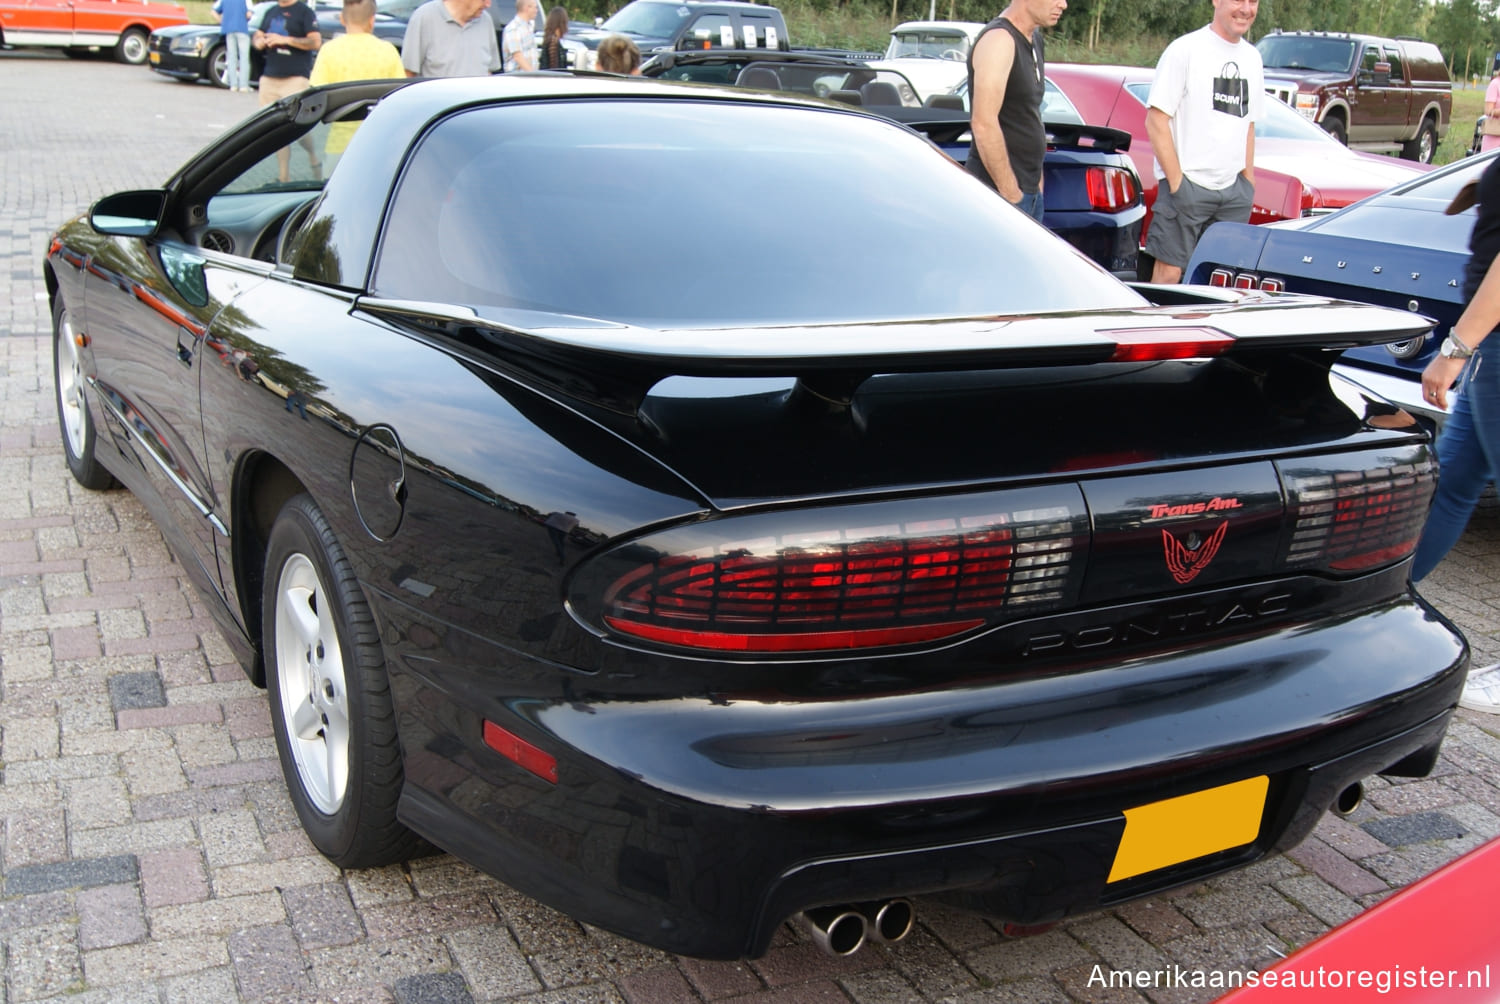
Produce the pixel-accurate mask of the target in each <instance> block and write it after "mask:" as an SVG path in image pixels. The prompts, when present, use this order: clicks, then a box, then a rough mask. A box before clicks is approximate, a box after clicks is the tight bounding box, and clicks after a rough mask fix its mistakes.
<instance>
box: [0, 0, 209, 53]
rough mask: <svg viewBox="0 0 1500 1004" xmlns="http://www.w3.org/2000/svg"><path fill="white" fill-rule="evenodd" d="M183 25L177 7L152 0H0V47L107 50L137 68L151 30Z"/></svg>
mask: <svg viewBox="0 0 1500 1004" xmlns="http://www.w3.org/2000/svg"><path fill="white" fill-rule="evenodd" d="M187 23H188V16H187V11H186V10H184V9H183V8H182V6H181V5H180V4H175V3H158V2H156V0H0V44H4V45H7V46H47V47H51V48H56V49H63V50H64V51H67V52H77V51H80V50H83V49H112V50H113V51H114V54H115V58H116V59H118V60H119V61H120V62H122V63H131V64H133V65H137V66H138V65H140V64H141V63H144V62H145V61H146V53H147V51H148V46H147V44H146V40H147V39H148V38H149V37H150V35H151V33H152V32H153V31H155V30H156V29H158V28H165V27H167V26H168V25H174V24H187Z"/></svg>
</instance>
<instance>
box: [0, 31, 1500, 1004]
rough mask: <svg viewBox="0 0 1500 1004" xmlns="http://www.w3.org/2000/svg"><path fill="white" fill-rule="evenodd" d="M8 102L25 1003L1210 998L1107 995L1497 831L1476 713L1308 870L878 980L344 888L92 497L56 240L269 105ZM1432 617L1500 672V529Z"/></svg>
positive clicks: (918, 942)
mask: <svg viewBox="0 0 1500 1004" xmlns="http://www.w3.org/2000/svg"><path fill="white" fill-rule="evenodd" d="M0 94H3V95H4V100H3V101H0V137H3V138H0V256H3V258H4V259H5V260H6V261H7V262H8V266H9V267H8V268H5V269H0V758H3V780H0V824H3V830H0V976H3V980H0V1002H10V1001H14V1002H26V1001H42V1000H56V1001H68V1002H70V1004H136V1002H143V1004H144V1002H151V1004H168V1002H184V1004H186V1002H192V1004H203V1002H218V1001H276V1002H283V1001H285V1002H299V1004H300V1002H306V1004H312V1002H337V1001H346V1002H358V1004H368V1002H401V1004H418V1002H423V1004H426V1002H465V1004H467V1002H470V1001H480V1002H484V1001H526V1002H533V1004H542V1002H546V1004H554V1002H556V1004H562V1002H567V1004H582V1002H593V1001H597V1002H629V1004H670V1002H678V1001H681V1002H702V1001H747V1002H748V1001H753V1002H756V1004H769V1002H785V1004H812V1002H823V1001H827V1002H840V1004H847V1002H856V1004H886V1002H891V1004H897V1002H900V1004H904V1002H910V1001H934V1002H936V1001H951V1002H979V1001H984V1002H1006V1001H1017V1002H1025V1004H1044V1002H1049V1001H1057V1002H1069V1001H1143V1000H1149V1001H1152V1002H1160V1004H1167V1002H1173V1004H1175V1002H1197V1001H1205V1000H1208V999H1211V998H1212V997H1213V995H1214V991H1212V990H1205V989H1196V990H1194V989H1182V988H1161V989H1151V990H1146V991H1142V992H1137V991H1131V990H1106V989H1102V988H1101V987H1100V986H1099V985H1098V981H1097V973H1098V971H1099V970H1098V968H1097V967H1104V969H1106V970H1107V969H1121V968H1130V969H1136V968H1142V967H1144V968H1148V969H1157V968H1164V967H1168V966H1171V965H1181V966H1188V967H1202V968H1206V969H1227V968H1235V967H1254V966H1263V965H1266V964H1268V963H1270V962H1272V961H1274V960H1275V959H1276V958H1277V956H1279V955H1281V954H1284V953H1286V952H1288V951H1290V950H1291V949H1293V948H1295V947H1296V946H1297V945H1300V944H1303V943H1305V942H1307V941H1308V940H1309V939H1311V938H1313V937H1315V936H1316V935H1318V934H1319V933H1320V932H1322V931H1324V930H1326V929H1327V927H1328V926H1329V925H1332V924H1336V923H1338V922H1340V921H1342V920H1345V919H1347V918H1348V917H1350V916H1352V915H1354V914H1355V913H1357V912H1358V911H1360V910H1362V909H1364V908H1366V907H1368V906H1370V905H1371V904H1373V903H1375V902H1377V901H1379V900H1380V899H1382V898H1384V897H1385V896H1386V895H1388V894H1389V892H1390V891H1391V890H1392V889H1393V888H1396V887H1399V886H1401V885H1403V884H1405V883H1407V882H1410V881H1412V880H1413V879H1416V878H1418V877H1420V876H1422V875H1425V874H1427V873H1429V872H1431V871H1432V870H1433V869H1434V868H1436V867H1438V866H1440V865H1441V864H1443V863H1444V862H1446V861H1448V860H1451V859H1452V858H1453V857H1455V856H1456V855H1458V854H1460V853H1461V852H1463V851H1465V850H1468V849H1469V848H1471V847H1474V846H1476V845H1477V844H1479V843H1480V842H1482V841H1484V840H1486V839H1488V838H1490V837H1493V836H1495V835H1497V834H1500V784H1497V782H1500V720H1497V719H1494V718H1490V717H1488V716H1483V715H1473V714H1469V713H1467V712H1463V713H1460V715H1459V717H1458V718H1457V719H1456V721H1455V723H1454V726H1453V729H1452V731H1451V733H1450V738H1449V741H1448V743H1447V746H1446V748H1445V753H1444V756H1443V759H1442V762H1441V764H1440V765H1439V769H1438V771H1437V772H1436V774H1435V775H1434V776H1433V777H1431V778H1428V779H1423V780H1419V781H1409V782H1400V783H1393V782H1388V781H1383V780H1379V779H1375V780H1373V781H1372V782H1371V783H1370V785H1369V789H1370V790H1369V797H1368V799H1367V801H1366V804H1365V805H1364V806H1363V807H1362V808H1361V809H1359V810H1358V812H1356V813H1355V815H1354V816H1352V817H1351V818H1349V819H1338V818H1334V817H1327V818H1325V819H1324V820H1323V822H1322V824H1321V825H1320V826H1319V827H1318V829H1317V831H1316V833H1315V834H1314V836H1313V837H1312V838H1311V839H1309V840H1308V841H1307V842H1306V843H1304V844H1303V845H1302V846H1300V847H1299V848H1297V849H1296V850H1294V851H1292V852H1290V853H1288V854H1286V855H1283V856H1277V857H1274V858H1271V859H1269V860H1266V861H1264V862H1261V863H1259V864H1257V865H1255V866H1254V867H1252V868H1250V869H1247V870H1245V871H1243V872H1240V873H1237V874H1234V875H1229V876H1225V877H1223V878H1220V879H1218V880H1215V881H1211V882H1206V883H1203V884H1200V885H1198V886H1194V887H1191V888H1187V889H1182V890H1178V891H1176V892H1173V893H1171V894H1168V895H1164V896H1158V897H1155V898H1153V899H1149V900H1145V901H1142V902H1136V903H1131V904H1128V905H1125V906H1122V907H1119V908H1117V909H1114V910H1110V911H1107V912H1105V913H1101V914H1096V915H1093V916H1088V917H1081V918H1077V919H1076V920H1074V921H1072V922H1070V923H1067V924H1064V925H1062V926H1060V927H1058V928H1056V929H1054V930H1052V931H1050V932H1047V933H1045V934H1042V935H1040V936H1036V937H1032V938H1026V939H1020V940H1007V939H1005V938H1003V937H1002V936H1001V933H1000V931H999V930H997V929H996V927H994V926H993V925H991V924H990V923H988V922H986V921H985V920H983V919H981V918H977V917H973V916H969V915H966V914H962V913H958V912H956V911H953V910H950V909H947V908H944V907H942V906H940V905H937V904H933V903H930V902H921V903H919V904H918V907H919V914H918V915H919V920H920V925H919V927H918V929H917V931H916V932H915V934H914V935H913V936H912V937H911V938H910V939H908V940H907V941H906V942H904V943H902V944H900V945H897V946H893V947H889V948H879V947H877V948H867V949H865V950H864V951H862V952H861V953H859V954H858V955H856V956H854V957H853V958H850V959H846V960H834V959H830V958H828V957H826V956H824V955H822V954H820V953H819V952H818V951H816V950H815V949H814V948H813V947H812V946H811V944H810V943H809V942H808V941H807V940H806V938H805V937H804V936H803V935H801V934H800V933H798V932H796V931H794V930H792V929H791V928H787V929H785V930H783V931H782V932H781V933H780V934H779V935H778V938H777V940H776V942H775V944H773V945H772V948H771V950H770V952H769V953H768V954H767V955H766V957H765V958H763V959H758V960H755V961H752V962H738V963H733V962H702V961H697V960H691V959H681V958H674V957H672V956H669V955H665V954H663V953H660V952H655V951H651V950H649V949H645V948H642V947H640V946H638V945H634V944H631V943H629V942H625V941H622V940H621V939H619V938H616V937H614V936H612V935H609V934H607V933H605V932H602V931H598V930H594V929H592V928H588V927H585V926H583V925H580V924H577V923H575V922H573V921H571V920H569V919H567V918H566V917H563V916H561V915H559V914H557V913H555V912H554V911H551V910H549V909H547V908H545V907H542V906H540V905H538V904H536V903H534V902H531V901H530V900H527V899H526V898H524V897H522V896H520V895H518V894H516V893H514V892H512V891H511V890H509V889H507V888H506V887H504V886H502V885H500V884H499V883H497V882H495V881H493V880H491V879H489V878H488V877H486V876H484V875H481V874H479V873H477V872H475V871H474V870H473V869H470V868H468V867H467V866H466V865H463V864H462V863H460V862H457V861H455V860H454V859H452V858H449V857H446V856H437V857H430V858H425V859H422V860H418V861H413V862H411V864H410V865H408V866H406V867H395V868H385V869H379V870H373V871H365V872H341V871H340V870H339V869H337V868H335V867H333V866H332V865H330V864H329V863H328V862H327V861H325V860H324V859H322V858H321V857H319V856H318V855H317V854H316V853H315V852H314V851H313V850H312V848H311V846H310V844H309V843H308V842H307V839H306V838H305V837H304V836H303V834H302V832H301V830H300V829H299V828H298V825H297V820H296V816H295V814H294V813H293V812H292V809H291V805H290V803H289V801H288V799H287V796H286V792H285V789H284V787H283V784H282V781H281V775H280V770H279V767H278V764H277V760H276V755H275V749H274V746H273V744H272V740H271V731H270V718H269V715H268V713H267V710H266V704H265V698H264V695H263V694H262V693H261V692H260V691H258V690H256V689H255V688H254V687H253V686H251V685H250V684H249V683H248V682H247V681H245V679H244V678H243V676H242V675H241V673H240V671H239V669H238V668H237V667H236V666H235V665H234V663H233V660H232V658H231V657H230V655H229V652H228V649H227V648H226V646H225V645H224V642H223V641H222V639H220V638H219V637H218V636H217V634H216V633H215V631H214V628H213V627H212V624H211V623H210V620H209V618H208V616H207V613H206V612H205V609H204V607H203V603H202V600H201V599H200V598H199V597H198V596H197V595H196V594H195V593H194V592H193V591H192V589H191V587H190V586H189V584H188V582H187V579H186V577H185V575H184V574H183V572H182V569H181V568H180V567H179V566H178V565H177V564H175V563H174V561H173V559H172V557H171V556H170V554H169V553H168V551H167V549H166V547H165V546H164V544H163V541H162V537H161V535H160V533H159V532H158V531H157V529H156V527H155V525H154V524H153V523H152V521H151V519H150V518H149V517H148V516H147V514H146V512H145V510H144V509H143V507H142V506H141V505H140V503H139V502H137V501H136V500H135V499H134V498H132V497H131V496H130V495H129V494H127V493H124V492H118V491H117V492H108V493H102V494H97V493H92V492H88V491H84V490H83V489H81V488H79V487H78V486H77V485H76V484H75V483H74V482H73V481H72V480H71V478H70V477H69V476H68V473H67V470H66V467H65V466H64V464H63V459H62V451H61V446H60V442H59V438H58V432H57V428H56V421H55V413H54V404H53V392H52V372H51V365H52V363H51V355H50V341H49V332H50V316H49V313H48V305H47V303H46V299H45V296H44V293H43V286H42V282H41V278H40V275H41V273H40V262H41V259H42V255H43V252H44V250H45V248H46V242H47V239H48V237H49V236H50V234H51V233H52V231H53V230H54V229H55V228H56V226H57V225H58V224H60V223H61V222H62V221H63V220H64V219H66V218H67V217H69V216H71V215H72V214H74V213H77V212H79V211H81V210H82V209H84V208H85V207H86V206H87V205H88V204H89V202H91V201H92V200H93V199H95V198H97V197H98V196H100V195H103V194H106V193H108V192H110V191H114V190H119V189H125V188H133V187H145V186H150V185H152V184H157V183H159V182H160V181H161V180H162V179H163V178H165V177H166V176H167V175H168V174H169V173H170V172H171V171H172V170H173V169H174V168H175V167H176V166H177V165H178V164H179V163H180V162H181V161H183V160H184V159H185V158H186V157H187V156H188V155H190V154H191V153H192V152H193V151H194V150H196V149H197V148H198V147H200V146H201V145H202V144H204V143H205V142H207V141H208V140H209V139H211V138H212V137H213V136H214V135H216V134H217V133H218V132H219V131H220V130H221V129H222V128H224V127H225V126H227V125H229V124H230V123H232V122H234V121H235V120H237V119H238V118H240V117H241V116H242V115H245V114H247V113H249V112H250V111H252V110H253V109H254V100H253V98H250V97H246V96H245V95H234V94H229V93H226V92H223V91H218V90H215V89H212V88H209V87H206V86H183V85H181V84H177V83H175V82H172V81H169V80H167V79H166V78H163V77H160V76H158V75H155V74H153V73H151V72H150V71H149V70H146V69H144V68H133V67H126V66H121V65H118V64H114V63H109V62H105V61H102V60H100V61H87V60H69V59H63V58H61V57H57V56H52V55H47V54H36V53H15V52H5V53H0ZM1425 591H1426V592H1427V593H1428V594H1429V596H1430V597H1431V598H1432V599H1433V600H1434V601H1435V602H1436V603H1437V605H1438V606H1439V607H1440V608H1441V609H1443V610H1444V611H1445V612H1447V613H1448V614H1449V615H1450V616H1451V617H1452V618H1453V619H1454V620H1455V621H1456V622H1457V623H1458V624H1459V625H1460V626H1462V628H1463V629H1464V630H1465V631H1466V632H1467V633H1468V635H1469V638H1470V640H1471V642H1472V643H1473V645H1474V648H1475V655H1476V659H1477V661H1478V662H1480V663H1488V662H1493V661H1495V660H1496V657H1497V655H1500V615H1497V613H1496V611H1497V608H1500V519H1497V516H1496V511H1495V510H1494V509H1485V510H1482V511H1481V513H1480V514H1479V516H1478V517H1477V518H1476V520H1475V522H1474V524H1473V526H1471V528H1470V530H1469V533H1468V534H1467V535H1466V536H1465V537H1464V539H1463V541H1462V542H1461V544H1460V546H1459V548H1458V550H1457V551H1456V552H1455V553H1454V554H1453V555H1452V556H1451V557H1450V558H1449V559H1448V561H1447V562H1446V563H1445V564H1444V565H1443V566H1442V567H1441V568H1440V569H1439V570H1438V572H1437V573H1436V574H1435V575H1434V576H1433V578H1432V580H1431V582H1430V583H1429V585H1428V586H1427V587H1426V590H1425ZM1415 961H1419V960H1414V962H1415Z"/></svg>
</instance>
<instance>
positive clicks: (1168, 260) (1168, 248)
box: [1146, 174, 1255, 268]
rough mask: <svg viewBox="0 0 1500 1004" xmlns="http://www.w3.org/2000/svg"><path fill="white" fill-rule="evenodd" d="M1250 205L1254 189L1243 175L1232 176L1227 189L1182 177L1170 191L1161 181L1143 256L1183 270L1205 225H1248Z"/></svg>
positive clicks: (1252, 200) (1165, 183)
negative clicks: (1179, 182)
mask: <svg viewBox="0 0 1500 1004" xmlns="http://www.w3.org/2000/svg"><path fill="white" fill-rule="evenodd" d="M1254 202H1255V186H1254V185H1252V184H1251V183H1250V180H1249V179H1248V178H1246V177H1245V176H1244V175H1243V174H1236V175H1235V176H1234V183H1233V184H1231V185H1230V186H1229V187H1228V188H1221V189H1217V190H1215V189H1212V188H1204V187H1203V186H1202V185H1197V184H1194V183H1193V182H1192V181H1191V180H1189V179H1188V178H1187V177H1186V176H1185V175H1184V176H1183V179H1182V184H1180V185H1178V186H1177V191H1175V192H1173V191H1172V190H1171V189H1169V188H1167V182H1166V179H1165V178H1163V179H1161V183H1160V185H1159V186H1158V187H1157V189H1156V205H1155V206H1153V207H1152V213H1151V229H1150V231H1148V232H1147V234H1146V253H1147V254H1149V255H1151V257H1153V258H1155V259H1156V260H1157V261H1159V262H1163V263H1165V264H1167V265H1175V266H1177V267H1178V268H1186V267H1187V263H1188V259H1189V258H1191V257H1192V256H1193V248H1195V247H1197V246H1198V239H1199V238H1200V237H1202V236H1203V231H1205V230H1207V229H1208V226H1209V224H1211V223H1217V222H1219V221H1220V220H1228V221H1230V222H1233V223H1249V222H1250V208H1251V206H1252V205H1253V204H1254Z"/></svg>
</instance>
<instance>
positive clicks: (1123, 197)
mask: <svg viewBox="0 0 1500 1004" xmlns="http://www.w3.org/2000/svg"><path fill="white" fill-rule="evenodd" d="M1084 184H1085V185H1086V186H1087V188H1088V193H1089V205H1090V206H1091V207H1092V208H1094V209H1099V210H1102V211H1104V212H1107V213H1117V212H1119V211H1120V210H1122V209H1129V208H1130V207H1131V206H1133V205H1135V204H1136V201H1137V200H1138V199H1139V198H1140V194H1141V193H1140V190H1139V189H1138V188H1137V187H1136V183H1135V175H1134V174H1133V173H1132V172H1131V171H1130V170H1128V169H1126V168H1123V167H1104V166H1097V167H1090V168H1089V169H1088V170H1087V171H1086V172H1085V173H1084Z"/></svg>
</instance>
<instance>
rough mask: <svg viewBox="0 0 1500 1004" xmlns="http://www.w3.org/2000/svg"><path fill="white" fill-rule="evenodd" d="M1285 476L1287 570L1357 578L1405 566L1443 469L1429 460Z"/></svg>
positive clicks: (1420, 531)
mask: <svg viewBox="0 0 1500 1004" xmlns="http://www.w3.org/2000/svg"><path fill="white" fill-rule="evenodd" d="M1380 459H1381V458H1373V457H1372V461H1373V462H1374V463H1378V462H1379V460H1380ZM1387 462H1389V461H1387ZM1284 476H1285V480H1286V486H1287V495H1288V502H1289V506H1290V514H1291V516H1292V533H1291V538H1290V542H1289V544H1288V547H1287V553H1286V564H1287V565H1288V566H1290V567H1293V568H1298V567H1304V566H1317V567H1323V568H1329V569H1332V570H1334V571H1340V572H1357V571H1362V570H1364V569H1367V568H1375V567H1378V566H1380V565H1388V564H1391V563H1392V562H1395V561H1400V560H1401V559H1402V558H1405V557H1406V556H1407V555H1409V554H1410V553H1411V552H1412V551H1413V550H1414V549H1415V548H1416V546H1417V539H1418V538H1419V537H1420V536H1421V535H1422V524H1423V522H1424V521H1425V519H1426V518H1427V506H1428V503H1429V502H1430V501H1431V499H1432V492H1433V488H1434V487H1435V485H1436V483H1437V467H1436V465H1435V464H1434V463H1433V462H1432V460H1431V459H1424V460H1422V461H1420V462H1416V463H1411V464H1400V465H1395V466H1371V467H1369V468H1367V469H1357V470H1344V471H1338V472H1334V473H1319V474H1308V475H1300V474H1287V475H1284Z"/></svg>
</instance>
